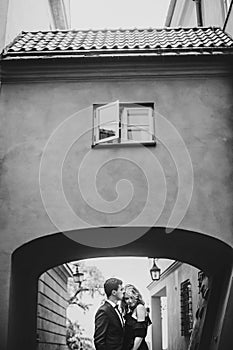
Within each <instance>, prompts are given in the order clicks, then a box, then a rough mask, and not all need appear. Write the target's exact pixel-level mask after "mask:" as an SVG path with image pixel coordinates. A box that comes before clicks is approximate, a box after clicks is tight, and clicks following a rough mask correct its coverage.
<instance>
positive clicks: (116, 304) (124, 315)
mask: <svg viewBox="0 0 233 350" xmlns="http://www.w3.org/2000/svg"><path fill="white" fill-rule="evenodd" d="M104 291H105V294H106V296H107V300H106V301H105V303H104V304H103V305H102V306H101V307H100V308H99V309H98V311H97V313H96V315H95V333H94V343H95V348H96V350H148V346H147V344H146V341H145V337H146V334H147V327H148V325H149V324H151V321H150V319H149V316H148V314H147V310H146V308H145V305H144V301H143V299H142V296H141V294H140V292H139V291H138V290H137V288H136V287H134V286H133V285H132V284H127V285H126V286H125V287H123V282H122V281H121V280H119V279H118V278H109V279H108V280H106V282H105V283H104Z"/></svg>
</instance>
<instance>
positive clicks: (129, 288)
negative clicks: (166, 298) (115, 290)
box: [124, 284, 145, 305]
mask: <svg viewBox="0 0 233 350" xmlns="http://www.w3.org/2000/svg"><path fill="white" fill-rule="evenodd" d="M125 293H127V294H128V295H129V296H131V297H134V298H135V299H136V300H137V303H138V304H142V305H145V302H144V300H143V299H142V295H141V293H140V292H139V290H138V289H137V288H136V287H135V286H134V285H133V284H126V285H125V288H124V294H125Z"/></svg>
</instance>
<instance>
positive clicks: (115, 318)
mask: <svg viewBox="0 0 233 350" xmlns="http://www.w3.org/2000/svg"><path fill="white" fill-rule="evenodd" d="M105 305H106V306H107V308H108V310H109V312H110V314H111V315H112V319H114V320H116V322H117V323H118V324H119V326H120V327H121V328H123V325H122V323H121V320H120V318H119V316H118V315H117V313H116V311H115V310H114V307H113V306H112V305H110V304H109V303H108V302H107V301H106V302H105Z"/></svg>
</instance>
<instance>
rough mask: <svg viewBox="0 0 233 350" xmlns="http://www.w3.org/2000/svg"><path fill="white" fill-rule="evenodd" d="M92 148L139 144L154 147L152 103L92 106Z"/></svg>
mask: <svg viewBox="0 0 233 350" xmlns="http://www.w3.org/2000/svg"><path fill="white" fill-rule="evenodd" d="M93 130H94V133H93V146H94V145H98V144H127V143H136V144H137V143H141V144H151V145H155V121H154V104H153V103H137V104H136V103H119V101H117V102H113V103H109V104H106V105H95V106H94V129H93Z"/></svg>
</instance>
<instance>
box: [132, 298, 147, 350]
mask: <svg viewBox="0 0 233 350" xmlns="http://www.w3.org/2000/svg"><path fill="white" fill-rule="evenodd" d="M136 316H137V322H138V325H140V322H144V321H145V318H146V308H145V307H144V305H142V304H139V305H138V306H137V308H136ZM141 325H142V324H141ZM135 335H136V337H135V339H134V345H133V347H132V350H137V349H138V348H139V346H140V345H141V342H142V340H143V338H144V337H145V335H146V332H145V329H144V327H142V328H141V327H136V328H135Z"/></svg>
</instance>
